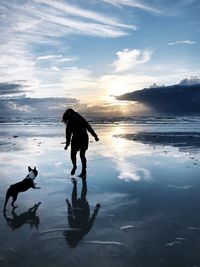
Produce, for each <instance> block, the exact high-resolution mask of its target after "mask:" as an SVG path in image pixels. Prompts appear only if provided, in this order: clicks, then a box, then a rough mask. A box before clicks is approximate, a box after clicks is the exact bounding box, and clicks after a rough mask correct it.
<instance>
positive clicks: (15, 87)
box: [0, 83, 24, 96]
mask: <svg viewBox="0 0 200 267" xmlns="http://www.w3.org/2000/svg"><path fill="white" fill-rule="evenodd" d="M23 87H24V86H22V85H21V84H17V83H0V96H4V95H8V96H10V95H13V94H19V93H23V92H24V90H23Z"/></svg>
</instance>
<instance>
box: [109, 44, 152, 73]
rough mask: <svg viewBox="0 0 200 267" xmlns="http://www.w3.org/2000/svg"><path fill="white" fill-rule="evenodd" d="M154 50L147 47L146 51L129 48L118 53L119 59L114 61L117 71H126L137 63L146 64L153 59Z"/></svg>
mask: <svg viewBox="0 0 200 267" xmlns="http://www.w3.org/2000/svg"><path fill="white" fill-rule="evenodd" d="M152 53H153V52H152V51H151V50H150V49H146V50H144V51H141V50H138V49H133V50H129V49H128V48H126V49H123V50H122V51H118V52H117V53H116V55H117V57H118V59H117V60H116V61H115V62H114V63H113V65H114V67H115V71H116V72H121V71H126V70H129V69H132V68H134V67H135V66H136V65H140V64H144V63H146V62H148V61H150V59H151V55H152Z"/></svg>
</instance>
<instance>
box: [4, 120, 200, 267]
mask: <svg viewBox="0 0 200 267" xmlns="http://www.w3.org/2000/svg"><path fill="white" fill-rule="evenodd" d="M195 123H196V122H194V121H191V120H187V121H186V119H185V120H184V123H181V121H180V120H179V122H178V123H175V122H174V120H173V123H170V121H169V122H168V123H167V125H166V123H163V120H162V122H161V123H160V124H159V121H158V120H157V121H156V122H155V123H154V122H151V123H148V124H147V123H146V122H144V121H142V122H141V123H136V124H133V123H129V124H128V123H118V124H104V125H102V124H95V125H94V129H95V131H96V132H97V133H98V135H99V138H100V141H99V142H95V141H93V139H92V137H91V138H90V141H91V142H90V147H89V150H88V152H87V159H88V175H87V200H88V203H89V206H90V216H92V214H93V213H94V212H95V207H96V205H97V203H99V204H100V208H99V210H98V212H97V214H96V217H95V218H94V220H93V224H92V226H91V228H90V229H89V231H88V232H86V231H85V232H84V235H82V236H81V237H80V229H79V228H72V227H70V225H69V221H68V207H67V204H66V202H65V199H66V198H67V199H69V201H70V202H71V195H72V190H73V187H74V184H73V182H72V180H71V178H72V177H71V176H70V175H69V174H70V170H71V162H70V159H69V152H70V151H64V149H63V148H64V144H63V142H64V141H65V139H64V127H63V125H59V124H48V125H42V124H40V125H36V124H31V125H21V124H9V123H6V124H4V125H2V127H1V129H0V150H1V161H0V165H1V166H0V169H1V187H0V206H1V207H3V202H4V197H5V193H6V190H7V188H8V187H9V185H10V184H13V183H16V182H18V181H20V180H22V179H23V178H24V177H25V176H26V175H27V173H28V171H27V167H28V166H29V165H30V166H32V167H34V166H37V168H38V170H39V174H38V177H37V178H36V180H37V183H38V186H41V189H40V190H32V189H30V190H29V191H27V192H25V193H21V194H19V196H18V199H17V205H18V208H17V209H15V211H14V213H12V209H11V207H10V202H9V203H8V206H7V212H6V215H4V214H3V213H1V216H0V227H1V236H0V266H2V267H4V266H6V267H10V266H17V267H18V266H20V267H25V266H30V267H32V266H34V267H35V266H46V265H47V264H48V266H49V267H51V266H61V267H62V266H70V267H73V266H80V265H84V266H95V267H96V266H105V267H107V266H120V267H122V266H123V267H129V266H130V267H132V266H136V267H143V266H144V267H146V266H153V267H156V266H166V267H168V266H169V267H173V266H181V267H186V266H191V267H194V266H200V256H199V249H200V242H199V241H200V216H199V214H200V204H199V203H200V194H199V188H200V180H199V170H200V153H199V143H198V142H196V141H195V142H194V140H196V139H195V134H196V133H197V132H198V130H199V127H197V125H196V124H195ZM141 132H142V134H141ZM144 133H148V134H147V135H145V134H144ZM151 133H152V134H151ZM164 133H165V134H164ZM167 133H168V134H167ZM183 133H187V135H188V136H190V138H189V139H187V142H186V140H185V137H184V140H183V139H182V140H180V139H181V138H182V137H183V136H184V134H183ZM196 135H199V133H198V134H196ZM163 136H164V139H163ZM133 137H134V138H133ZM147 137H148V138H147ZM179 141H181V142H179ZM183 141H184V142H185V143H184V142H183ZM79 172H80V161H79V166H78V170H77V174H78V173H79ZM75 179H76V180H77V193H78V196H80V194H81V189H82V180H81V179H80V178H77V177H76V176H75ZM39 202H41V203H40V204H39ZM36 204H38V206H34V205H36ZM34 207H35V210H34ZM31 208H33V209H31ZM30 209H31V210H30ZM77 233H78V234H77ZM68 236H71V238H72V239H73V238H76V242H74V243H73V244H72V242H69V238H68ZM77 236H78V237H77Z"/></svg>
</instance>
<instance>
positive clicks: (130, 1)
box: [102, 0, 162, 13]
mask: <svg viewBox="0 0 200 267" xmlns="http://www.w3.org/2000/svg"><path fill="white" fill-rule="evenodd" d="M102 1H103V2H106V3H109V4H111V5H114V6H119V7H120V6H128V7H134V8H138V9H141V10H144V11H149V12H153V13H162V11H161V10H158V9H157V8H154V7H151V6H150V5H148V4H145V3H144V1H143V2H142V1H137V0H102Z"/></svg>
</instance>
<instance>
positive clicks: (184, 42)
mask: <svg viewBox="0 0 200 267" xmlns="http://www.w3.org/2000/svg"><path fill="white" fill-rule="evenodd" d="M179 44H186V45H192V44H196V42H194V41H190V40H183V41H176V42H172V43H168V45H179Z"/></svg>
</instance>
